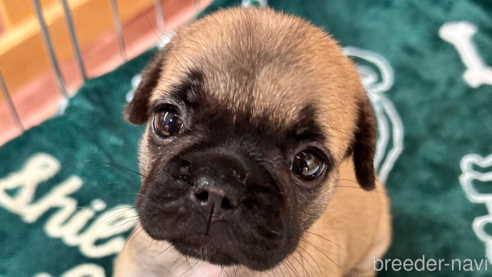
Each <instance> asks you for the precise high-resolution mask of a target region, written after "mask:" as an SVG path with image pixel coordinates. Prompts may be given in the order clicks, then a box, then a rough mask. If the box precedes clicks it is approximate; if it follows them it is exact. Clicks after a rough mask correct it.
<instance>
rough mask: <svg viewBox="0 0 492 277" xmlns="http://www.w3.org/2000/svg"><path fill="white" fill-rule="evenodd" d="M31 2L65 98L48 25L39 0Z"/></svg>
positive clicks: (66, 95) (66, 96) (65, 90)
mask: <svg viewBox="0 0 492 277" xmlns="http://www.w3.org/2000/svg"><path fill="white" fill-rule="evenodd" d="M32 3H33V5H34V9H35V11H36V16H37V17H38V21H39V25H40V26H41V33H42V34H43V39H44V43H45V45H46V49H47V50H48V56H49V57H50V62H51V65H52V66H53V71H54V72H55V75H56V80H57V83H58V88H59V89H60V91H61V93H62V94H63V96H64V97H65V98H68V93H67V88H66V86H65V81H64V80H63V75H62V72H61V69H60V65H59V64H58V59H57V57H56V54H55V50H54V48H53V43H52V42H51V38H50V34H49V31H48V26H47V25H46V21H45V20H44V16H43V10H42V8H41V5H40V4H39V0H32Z"/></svg>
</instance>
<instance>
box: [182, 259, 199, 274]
mask: <svg viewBox="0 0 492 277" xmlns="http://www.w3.org/2000/svg"><path fill="white" fill-rule="evenodd" d="M197 263H198V261H197V262H196V263H195V264H193V265H192V266H191V267H190V268H188V269H187V270H185V272H183V273H181V275H179V277H181V276H183V275H184V274H185V273H186V272H188V271H190V270H191V269H192V268H193V267H194V266H195V265H196V264H197Z"/></svg>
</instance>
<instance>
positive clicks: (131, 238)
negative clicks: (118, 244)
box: [121, 226, 143, 252]
mask: <svg viewBox="0 0 492 277" xmlns="http://www.w3.org/2000/svg"><path fill="white" fill-rule="evenodd" d="M139 228H140V230H138V229H139ZM142 231H143V228H142V227H141V226H137V227H136V228H135V229H133V231H132V233H131V234H130V238H129V239H128V240H127V242H126V243H125V245H124V246H123V250H121V251H122V252H123V251H125V248H126V246H127V245H129V244H130V243H131V242H132V240H133V239H134V238H135V237H136V236H137V235H138V234H139V233H140V232H142Z"/></svg>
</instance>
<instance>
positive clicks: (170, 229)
mask: <svg viewBox="0 0 492 277" xmlns="http://www.w3.org/2000/svg"><path fill="white" fill-rule="evenodd" d="M202 82H203V77H202V75H201V74H200V73H198V72H192V73H190V74H188V76H187V77H186V78H185V80H183V81H182V82H180V84H177V85H176V86H175V88H174V89H173V92H171V93H169V94H166V95H165V96H162V98H161V99H159V100H158V101H157V102H158V103H157V104H156V105H155V106H154V107H151V114H152V115H151V116H150V118H151V122H150V123H149V125H148V128H149V129H148V130H147V134H148V135H147V136H146V137H144V138H143V140H146V141H145V142H144V143H143V144H144V145H146V147H145V154H144V155H147V157H146V159H148V160H150V161H151V162H150V163H148V164H147V166H148V168H147V170H146V174H145V176H144V177H143V187H142V190H141V192H140V194H139V196H138V198H137V202H136V206H137V209H138V211H139V215H140V220H141V224H142V226H143V228H144V229H145V230H146V232H147V233H148V234H149V235H150V236H151V237H152V238H154V239H156V240H167V241H169V242H171V243H172V244H173V245H174V247H175V248H176V249H177V250H178V251H180V252H181V253H182V254H185V255H188V256H192V257H196V258H200V259H203V260H206V261H209V262H211V263H213V264H219V265H235V264H241V265H245V266H247V267H249V268H250V269H254V270H266V269H269V268H272V267H274V266H275V265H277V264H278V263H279V262H281V261H282V260H283V259H284V258H285V257H286V256H288V255H289V254H290V253H292V252H293V251H294V250H295V248H296V247H297V244H298V242H299V239H300V237H301V236H302V234H303V231H304V230H305V229H307V228H308V227H309V226H307V225H306V224H307V223H306V222H307V221H306V220H305V217H306V216H305V215H304V213H305V209H306V207H307V203H308V202H309V201H312V199H313V198H315V196H316V195H317V191H318V190H319V189H320V188H321V185H322V183H323V181H324V180H325V179H326V178H327V176H328V175H329V172H330V169H331V167H332V164H333V162H332V160H331V155H330V153H329V151H328V150H327V149H324V147H323V142H324V140H325V137H324V135H323V133H322V132H321V130H320V128H319V127H318V125H317V124H316V122H315V120H314V118H315V113H316V111H315V108H314V106H307V107H305V108H304V109H303V110H302V112H301V114H300V115H299V116H298V119H299V120H298V121H297V122H295V123H293V124H291V126H289V127H288V128H284V129H281V128H279V127H278V126H275V125H274V124H273V123H271V122H270V121H269V119H268V118H269V117H268V115H267V114H265V116H264V117H262V116H260V117H256V118H254V119H253V118H251V115H250V113H249V112H248V109H245V110H244V111H241V112H238V111H235V112H232V111H230V110H228V109H227V108H226V107H221V106H220V105H217V104H214V103H216V101H215V100H214V99H210V97H208V96H207V95H208V93H207V92H206V91H204V90H203V87H202ZM301 218H303V219H301ZM312 221H313V220H312ZM312 221H311V223H312Z"/></svg>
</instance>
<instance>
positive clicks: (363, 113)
mask: <svg viewBox="0 0 492 277" xmlns="http://www.w3.org/2000/svg"><path fill="white" fill-rule="evenodd" d="M376 136H377V131H376V120H375V117H374V112H373V110H372V107H371V103H370V102H369V98H368V97H367V95H366V94H365V93H364V95H363V96H362V98H361V99H360V100H359V113H358V119H357V129H356V130H355V140H354V144H353V148H352V150H353V153H352V154H353V156H352V157H353V160H354V167H355V176H356V177H357V182H358V183H359V185H360V186H361V187H362V188H363V189H365V190H373V189H374V188H375V187H376V183H375V182H376V173H375V171H374V156H375V154H376V139H377V137H376Z"/></svg>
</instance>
